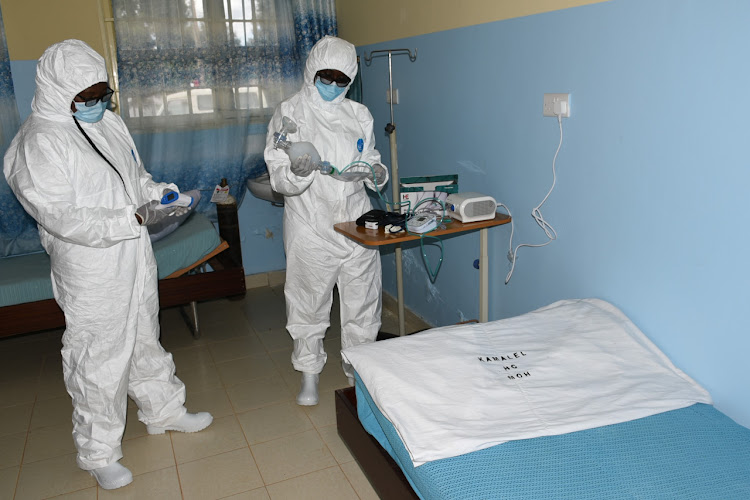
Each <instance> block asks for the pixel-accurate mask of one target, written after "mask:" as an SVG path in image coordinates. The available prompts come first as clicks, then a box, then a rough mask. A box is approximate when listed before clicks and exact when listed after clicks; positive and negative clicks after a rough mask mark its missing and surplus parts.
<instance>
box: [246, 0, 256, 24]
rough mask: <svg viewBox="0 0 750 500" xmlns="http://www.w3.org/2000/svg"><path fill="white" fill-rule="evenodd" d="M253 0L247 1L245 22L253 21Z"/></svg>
mask: <svg viewBox="0 0 750 500" xmlns="http://www.w3.org/2000/svg"><path fill="white" fill-rule="evenodd" d="M253 3H255V2H254V1H253V0H245V20H247V21H249V20H250V19H253Z"/></svg>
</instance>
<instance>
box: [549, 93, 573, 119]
mask: <svg viewBox="0 0 750 500" xmlns="http://www.w3.org/2000/svg"><path fill="white" fill-rule="evenodd" d="M558 103H565V105H564V106H561V104H558ZM555 104H558V108H557V109H560V108H561V107H564V108H565V109H564V110H563V112H562V117H563V118H568V117H569V116H570V94H544V107H543V108H542V114H543V115H544V116H557V113H555Z"/></svg>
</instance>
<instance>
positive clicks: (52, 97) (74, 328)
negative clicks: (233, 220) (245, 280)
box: [3, 40, 186, 470]
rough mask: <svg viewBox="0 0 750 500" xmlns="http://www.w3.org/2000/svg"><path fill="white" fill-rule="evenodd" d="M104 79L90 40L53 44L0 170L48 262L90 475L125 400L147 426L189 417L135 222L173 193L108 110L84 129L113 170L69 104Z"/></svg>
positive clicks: (106, 453) (145, 239)
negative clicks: (141, 211) (162, 338)
mask: <svg viewBox="0 0 750 500" xmlns="http://www.w3.org/2000/svg"><path fill="white" fill-rule="evenodd" d="M105 81H107V72H106V70H105V65H104V59H103V58H102V57H101V56H100V55H99V54H97V53H96V52H95V51H94V50H93V49H91V48H90V47H89V46H88V45H86V44H85V43H83V42H80V41H78V40H66V41H64V42H60V43H58V44H55V45H52V46H51V47H50V48H48V49H47V50H46V51H45V53H44V54H43V55H42V57H41V58H40V59H39V62H38V65H37V75H36V85H37V87H36V93H35V95H34V100H33V102H32V105H31V107H32V113H31V115H30V116H29V118H28V119H27V120H26V121H25V122H24V124H23V125H22V126H21V129H20V130H19V132H18V134H17V135H16V137H15V138H14V139H13V142H12V143H11V145H10V147H9V148H8V151H7V152H6V155H5V163H4V167H3V171H4V173H5V177H6V178H7V180H8V184H9V185H10V187H11V188H12V189H13V192H14V193H15V194H16V196H17V197H18V199H19V200H20V202H21V204H22V205H23V207H24V208H25V209H26V211H27V212H29V214H31V215H32V216H33V217H34V219H36V221H37V223H38V226H39V235H40V237H41V241H42V245H43V246H44V248H45V250H46V251H47V253H48V254H49V255H50V259H51V264H52V273H51V274H52V288H53V290H54V294H55V299H56V300H57V303H58V304H59V305H60V308H61V309H62V310H63V312H64V313H65V323H66V329H65V333H64V335H63V338H62V342H63V348H62V358H63V375H64V378H65V386H66V388H67V390H68V393H69V394H70V396H71V398H72V399H73V440H74V441H75V444H76V447H77V448H78V459H77V461H78V465H79V467H81V468H82V469H85V470H91V469H98V468H101V467H105V466H107V465H109V464H111V463H113V462H115V461H117V460H119V459H120V458H122V451H121V447H120V442H121V439H122V434H123V430H124V428H125V414H126V408H127V397H126V395H127V394H129V395H130V396H131V397H132V398H133V399H134V400H135V402H136V403H137V404H138V408H139V412H138V418H139V419H140V420H141V421H142V422H144V423H145V424H147V425H154V426H164V425H167V424H168V423H169V422H172V421H174V420H175V419H176V418H180V417H181V416H182V415H184V414H185V412H186V410H185V408H184V406H183V403H184V402H185V386H184V385H183V383H182V382H181V381H180V380H179V379H178V378H177V377H175V375H174V371H175V366H174V363H173V361H172V356H171V355H170V354H168V353H167V352H165V351H164V349H163V348H162V347H161V345H160V344H159V341H158V337H159V323H158V313H159V296H158V293H157V273H156V261H155V260H154V254H153V251H152V249H151V242H150V240H149V235H148V231H147V229H146V227H145V226H140V225H139V224H138V221H137V220H136V218H135V210H136V208H137V207H139V206H141V205H143V204H144V203H147V202H149V201H150V200H156V199H160V198H161V196H162V191H163V190H164V189H165V188H170V189H174V190H177V189H176V186H175V185H174V184H163V183H156V182H154V181H153V180H152V179H151V175H149V174H148V173H147V172H146V170H145V169H144V167H143V164H142V163H141V161H140V158H139V156H138V153H137V151H136V149H135V145H134V144H133V140H132V138H131V137H130V134H129V133H128V130H127V128H126V127H125V124H124V123H123V121H122V120H121V119H120V117H119V116H117V115H116V114H115V113H112V112H111V111H106V112H105V113H104V118H103V119H102V120H100V121H99V122H96V123H85V122H80V124H81V126H82V127H83V129H84V130H85V131H86V133H87V134H88V135H89V137H90V138H91V140H92V141H93V142H94V143H95V144H96V146H97V147H98V148H99V150H100V151H101V152H102V153H103V154H104V155H105V156H106V157H107V159H109V161H110V162H111V163H112V165H114V167H115V168H116V169H117V171H118V172H119V175H118V172H115V170H114V169H113V168H112V167H110V165H108V164H107V163H106V162H105V161H104V160H103V159H102V158H101V157H100V156H99V155H98V154H97V153H96V152H95V151H94V149H93V148H92V147H91V145H90V144H89V143H88V142H87V140H86V138H85V137H84V135H83V134H82V133H81V131H80V130H78V127H77V126H76V124H75V122H74V120H73V117H72V112H71V109H70V105H71V101H72V100H73V98H74V97H75V96H76V95H77V94H78V93H80V92H81V91H83V90H85V89H87V88H88V87H90V86H92V85H94V84H96V83H99V82H105ZM120 176H122V179H121V178H120Z"/></svg>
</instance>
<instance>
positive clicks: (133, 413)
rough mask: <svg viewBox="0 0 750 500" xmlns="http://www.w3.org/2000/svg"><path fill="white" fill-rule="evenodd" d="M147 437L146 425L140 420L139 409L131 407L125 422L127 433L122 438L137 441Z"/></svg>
mask: <svg viewBox="0 0 750 500" xmlns="http://www.w3.org/2000/svg"><path fill="white" fill-rule="evenodd" d="M147 435H148V432H147V431H146V425H145V424H143V423H142V422H141V421H140V420H138V408H137V407H136V406H129V407H128V413H127V417H126V421H125V433H124V434H123V436H122V440H123V441H125V440H128V439H136V438H139V437H142V436H147Z"/></svg>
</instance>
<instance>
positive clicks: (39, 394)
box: [36, 370, 73, 409]
mask: <svg viewBox="0 0 750 500" xmlns="http://www.w3.org/2000/svg"><path fill="white" fill-rule="evenodd" d="M65 396H68V391H67V389H65V381H64V379H63V375H62V370H60V373H58V374H54V375H44V374H43V375H42V376H41V377H39V383H38V384H37V389H36V400H37V401H45V400H47V399H55V398H62V397H65ZM68 397H70V396H68ZM72 408H73V407H72V406H71V409H72Z"/></svg>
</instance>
